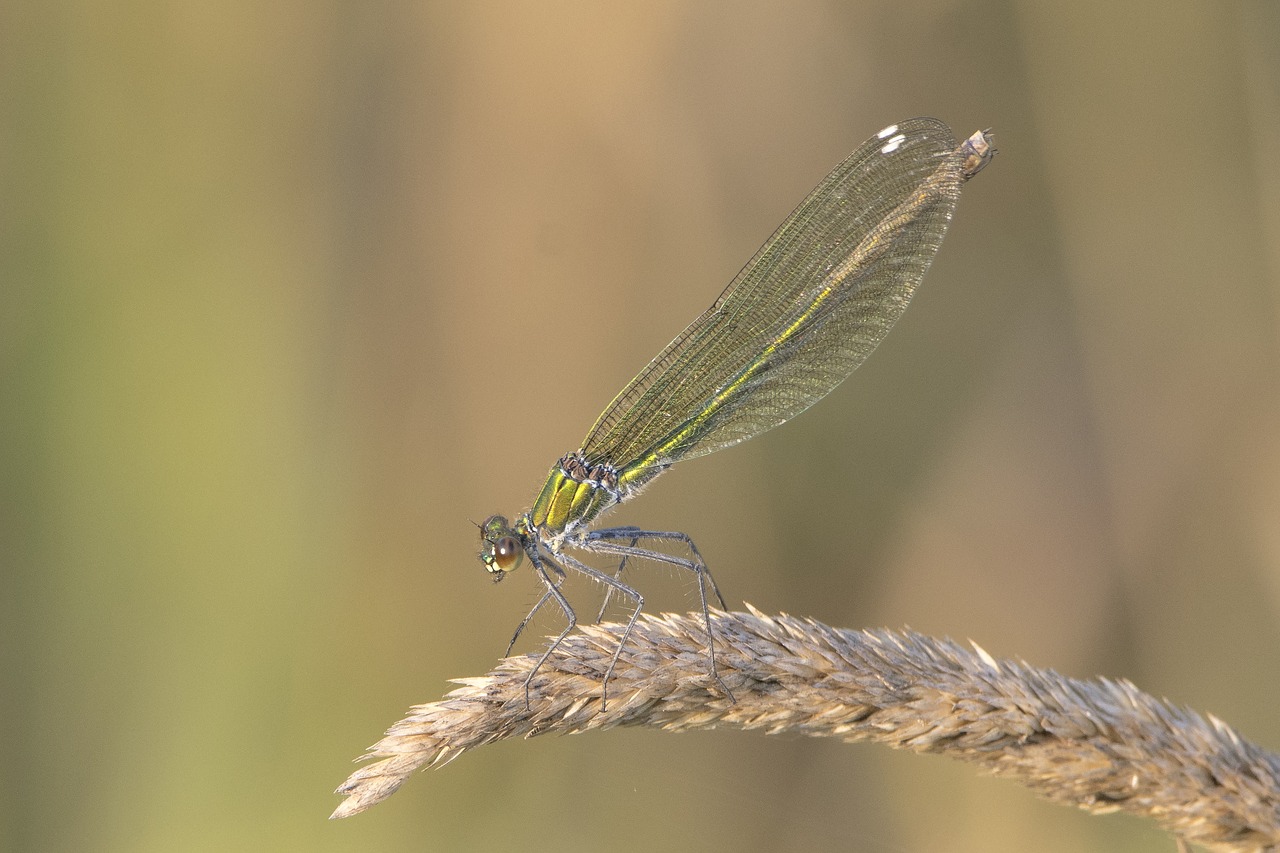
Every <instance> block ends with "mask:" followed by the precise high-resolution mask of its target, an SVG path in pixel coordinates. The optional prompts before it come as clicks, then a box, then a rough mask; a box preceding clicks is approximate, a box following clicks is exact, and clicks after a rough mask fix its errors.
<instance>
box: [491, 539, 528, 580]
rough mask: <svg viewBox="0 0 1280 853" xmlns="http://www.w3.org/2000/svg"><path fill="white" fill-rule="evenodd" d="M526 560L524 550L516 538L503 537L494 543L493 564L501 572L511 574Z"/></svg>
mask: <svg viewBox="0 0 1280 853" xmlns="http://www.w3.org/2000/svg"><path fill="white" fill-rule="evenodd" d="M523 559H524V548H522V547H520V540H519V539H517V538H516V537H514V536H503V537H502V538H501V539H499V540H498V541H497V542H494V543H493V564H494V565H495V566H497V567H498V569H499V570H501V571H504V572H509V571H511V570H512V569H514V568H515V567H516V566H518V565H520V561H521V560H523Z"/></svg>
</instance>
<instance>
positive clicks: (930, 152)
mask: <svg viewBox="0 0 1280 853" xmlns="http://www.w3.org/2000/svg"><path fill="white" fill-rule="evenodd" d="M979 139H980V140H981V143H982V144H984V145H985V142H986V137H985V136H982V135H981V134H975V135H974V137H973V138H972V139H971V140H970V141H969V142H966V143H965V144H964V145H962V146H960V147H959V148H957V146H956V140H955V138H954V137H953V135H952V133H951V130H950V129H949V128H948V127H947V126H946V125H945V124H943V123H942V122H940V121H938V120H937V119H932V118H917V119H911V120H909V121H904V122H901V123H900V124H897V125H892V126H890V127H888V128H885V129H884V130H883V131H881V132H880V133H879V134H877V135H876V136H875V137H873V138H871V139H869V140H867V142H865V143H863V145H862V146H861V147H860V148H859V149H858V150H857V151H855V152H854V153H853V154H851V155H850V156H849V157H848V158H847V159H845V160H844V162H842V163H841V164H840V165H839V166H837V167H836V168H835V169H834V170H833V171H832V172H831V174H829V175H828V176H827V177H826V178H825V179H824V180H823V181H822V183H821V184H819V185H818V187H817V188H816V189H815V190H814V191H813V192H812V193H810V195H809V197H808V198H806V199H805V200H804V201H803V202H802V203H801V204H800V206H799V207H797V208H796V209H795V211H793V212H792V214H791V215H790V216H789V217H787V219H786V221H785V222H783V223H782V225H781V226H780V227H779V228H778V230H777V231H776V232H774V234H773V236H772V237H770V238H769V240H768V241H767V242H766V243H765V244H764V246H762V247H761V248H760V250H759V251H758V252H757V253H756V255H755V257H753V258H752V259H751V261H750V262H748V263H747V265H746V266H745V267H744V268H743V269H742V271H741V272H740V273H738V275H737V276H736V277H735V278H734V280H733V281H732V282H731V283H730V284H729V286H728V287H727V288H726V289H725V291H724V292H723V293H722V294H721V295H720V298H719V299H717V300H716V302H715V304H714V305H712V306H711V307H710V308H709V309H708V310H707V311H706V312H705V313H703V314H702V315H701V316H700V317H698V318H697V319H696V320H694V321H693V323H692V324H691V325H690V326H689V327H688V328H687V329H685V330H684V331H683V332H681V333H680V335H679V336H678V337H676V339H675V340H673V341H672V342H671V343H670V344H668V345H667V347H666V348H665V349H664V350H663V351H662V352H661V353H659V354H658V356H657V358H655V359H654V360H653V361H652V362H651V363H650V364H649V366H648V367H646V368H645V369H644V370H643V371H641V373H640V374H639V375H638V376H637V377H636V378H635V379H633V380H632V381H631V383H630V384H629V385H627V387H626V388H624V389H623V390H622V392H621V393H619V394H618V396H617V397H616V398H615V399H614V400H613V402H612V403H611V404H610V405H609V407H608V408H607V409H605V411H604V413H603V414H602V415H601V416H600V418H599V420H598V421H597V422H596V424H595V426H593V427H592V428H591V431H590V432H589V433H588V434H587V437H586V440H585V441H584V442H583V446H582V451H583V453H584V455H585V456H586V457H587V459H588V460H590V461H592V462H601V461H608V462H611V463H612V464H614V465H615V466H616V467H617V468H618V469H619V470H623V471H627V470H630V471H631V472H633V474H636V475H640V474H641V473H642V472H643V470H645V469H654V470H653V474H656V473H657V472H658V471H660V470H661V469H662V468H664V467H666V466H667V465H670V464H672V463H674V462H678V461H681V460H683V459H690V458H693V457H696V456H703V455H705V454H707V453H711V452H713V451H716V450H719V449H721V448H723V447H728V446H730V445H733V444H737V443H738V442H741V441H745V440H746V439H748V438H751V437H753V436H755V435H758V434H760V433H761V432H764V431H765V430H768V429H772V428H773V427H775V426H778V425H779V424H781V423H783V422H785V421H787V420H788V419H790V418H792V417H794V416H795V415H797V414H799V413H800V412H802V411H804V410H805V409H807V408H808V407H809V406H811V405H813V404H814V403H815V402H817V401H818V400H820V399H821V398H822V397H824V396H825V395H826V394H827V393H828V392H830V391H831V390H832V389H833V388H835V387H836V386H837V385H839V384H840V382H841V381H843V380H844V379H845V377H847V376H848V375H849V374H850V373H852V372H853V370H854V369H855V368H856V367H857V366H858V365H859V364H861V363H862V361H863V360H864V359H865V358H866V357H867V356H868V355H869V354H870V353H871V351H872V350H873V349H875V347H876V346H877V345H878V344H879V343H880V341H881V340H883V339H884V337H885V335H886V334H888V332H889V329H890V328H891V327H892V326H893V324H894V322H895V321H896V320H897V319H898V317H899V316H900V315H901V314H902V312H903V310H905V308H906V306H907V303H908V302H909V301H910V299H911V296H912V294H913V293H914V291H915V288H916V285H917V284H918V283H919V282H920V279H921V278H922V277H923V276H924V274H925V271H926V270H928V268H929V264H930V263H931V262H932V260H933V257H934V255H935V254H936V253H937V251H938V247H939V246H940V245H941V243H942V238H943V235H944V234H945V233H946V230H947V225H948V224H949V222H950V219H951V214H952V211H954V209H955V205H956V201H957V200H958V199H959V196H960V186H961V184H962V183H963V182H964V181H965V180H966V179H967V178H968V177H971V176H972V174H974V173H976V171H977V169H978V168H981V165H983V164H985V162H986V159H989V156H990V155H989V154H988V153H986V149H985V148H984V149H983V150H982V152H981V154H979V155H976V156H978V157H979V158H980V160H981V162H980V163H977V165H976V166H974V165H973V164H974V163H975V162H977V161H975V160H974V157H975V152H974V150H973V148H972V143H973V141H974V140H979ZM640 478H641V479H643V477H640Z"/></svg>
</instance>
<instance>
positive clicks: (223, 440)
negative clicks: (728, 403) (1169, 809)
mask: <svg viewBox="0 0 1280 853" xmlns="http://www.w3.org/2000/svg"><path fill="white" fill-rule="evenodd" d="M617 8H622V7H621V6H615V5H612V4H597V3H577V4H575V3H524V4H516V3H492V4H482V3H468V4H463V3H456V4H414V3H391V2H383V3H371V4H312V3H301V2H294V3H276V4H259V3H243V2H240V3H221V4H182V5H179V4H172V5H165V4H150V3H133V4H115V8H113V9H110V10H108V9H106V8H105V7H104V6H102V5H98V4H77V3H27V4H22V3H19V4H13V3H8V4H4V5H2V6H0V181H2V184H0V240H2V241H3V242H2V244H0V376H2V381H3V408H2V410H0V424H2V429H3V434H2V435H3V440H2V441H0V460H2V461H0V464H2V466H3V467H2V469H0V484H2V485H0V537H2V539H0V548H2V550H0V566H2V572H3V574H2V575H0V577H2V578H3V584H2V586H0V655H2V657H0V678H2V679H3V683H2V688H3V694H2V695H0V721H2V722H3V741H2V743H3V747H2V750H3V751H2V753H0V756H2V760H0V768H2V770H0V772H2V773H3V777H2V781H3V790H4V791H5V795H4V797H3V799H2V800H0V847H2V848H4V849H6V850H15V851H25V850H103V851H173V850H219V851H220V850H250V849H252V850H342V851H346V850H370V849H381V850H491V849H499V850H501V849H517V848H518V849H522V850H528V851H542V850H582V849H588V848H594V849H600V848H605V849H610V850H618V851H632V850H635V851H640V850H645V851H651V850H706V851H717V850H735V851H746V850H752V851H755V850H759V851H776V850H823V849H833V848H838V849H854V850H866V851H934V850H955V851H968V850H973V851H978V850H982V851H1021V850H1029V849H1034V850H1040V851H1058V850H1062V851H1066V850H1152V851H1155V850H1161V851H1163V850H1169V849H1171V846H1170V842H1169V841H1168V840H1167V839H1166V838H1165V837H1164V836H1162V835H1161V834H1160V833H1158V832H1157V831H1156V830H1154V829H1153V828H1152V827H1151V826H1150V825H1149V824H1147V823H1144V822H1140V821H1137V820H1133V819H1129V818H1125V817H1119V816H1117V817H1110V818H1093V817H1089V816H1086V815H1084V814H1079V813H1075V812H1072V811H1069V810H1066V809H1062V808H1059V807H1054V806H1049V805H1047V804H1044V803H1041V802H1039V801H1037V800H1036V799H1034V798H1033V797H1032V796H1031V795H1029V794H1028V793H1026V792H1025V791H1023V790H1021V789H1019V788H1017V787H1016V786H1014V785H1013V784H1011V783H1009V782H1004V781H999V780H992V779H987V778H980V777H977V776H976V775H975V774H974V772H973V771H972V770H971V769H970V768H967V767H961V766H956V765H952V764H950V763H948V762H946V761H944V760H942V759H939V758H931V757H921V756H917V755H911V754H903V753H894V752H890V751H889V750H886V749H883V748H881V747H874V746H868V745H858V746H849V745H841V744H833V743H825V742H812V741H806V740H797V739H788V738H772V739H771V738H768V737H765V736H761V735H754V734H741V733H731V732H724V733H712V734H688V735H664V734H659V733H655V732H647V731H614V732H609V733H606V734H591V735H584V736H582V737H572V738H546V739H540V740H534V741H529V742H516V743H506V744H502V745H499V746H495V747H491V748H487V749H484V750H480V751H479V752H476V753H474V754H471V755H468V756H466V757H464V758H463V759H462V760H460V761H458V762H456V763H455V764H452V765H450V766H449V767H447V768H445V769H443V770H440V771H434V772H430V773H427V774H423V775H419V776H417V777H415V778H414V779H412V780H411V781H410V783H409V784H408V785H406V787H405V788H404V789H403V790H402V791H401V792H400V793H398V794H396V796H394V797H393V798H392V799H391V800H390V801H388V802H387V803H385V804H383V805H380V806H378V807H377V808H375V809H374V810H372V811H371V812H369V813H367V814H364V815H361V816H359V817H356V818H353V819H351V820H348V821H344V822H339V823H330V822H327V821H326V820H325V817H326V816H327V815H328V813H329V811H330V810H331V809H332V808H333V807H334V806H335V805H336V804H337V802H338V798H337V797H334V796H333V795H331V793H330V791H331V790H332V789H333V788H334V787H335V786H336V785H337V784H338V783H339V782H341V781H342V779H343V778H344V776H345V775H346V774H347V773H348V772H349V771H350V769H351V768H352V765H351V764H350V763H349V762H350V760H351V759H352V758H354V757H355V756H356V755H358V754H359V753H360V752H361V750H362V749H363V748H364V747H365V746H366V745H368V744H369V743H371V742H372V741H373V740H375V739H376V738H377V737H378V735H379V734H380V732H381V731H382V729H383V728H385V727H386V726H387V725H388V724H390V723H391V722H393V721H394V720H395V719H397V718H399V716H400V715H401V714H402V713H403V712H404V711H405V710H406V709H407V707H408V706H409V705H410V704H412V703H416V702H425V701H430V700H433V699H436V698H438V697H439V696H440V695H441V694H442V693H443V692H444V691H445V690H446V689H447V684H446V679H448V678H450V677H457V676H465V675H474V674H479V673H481V672H483V671H484V670H485V669H486V668H488V666H489V665H490V664H491V663H492V662H493V661H494V660H495V659H496V658H497V656H498V655H499V654H500V653H501V652H502V650H503V649H504V648H505V644H506V640H507V639H508V638H509V636H510V632H511V630H512V629H513V628H514V626H515V624H516V622H517V621H518V620H519V619H520V617H521V616H522V615H523V614H524V612H525V610H526V608H527V607H528V606H529V605H530V604H531V603H532V602H533V601H534V600H535V598H536V594H537V588H536V583H535V581H534V579H533V577H532V576H531V575H530V574H528V573H521V575H519V576H517V577H514V578H512V579H511V580H510V581H508V582H507V583H505V584H503V585H502V586H500V587H496V588H495V587H493V586H492V585H491V584H490V583H489V582H488V581H487V580H486V578H485V577H484V574H483V572H482V571H481V569H480V566H479V564H478V563H477V562H476V560H475V550H476V530H475V527H474V526H473V525H472V522H473V521H479V520H481V519H483V518H484V517H485V516H486V515H488V514H490V513H493V512H504V513H507V514H514V513H517V512H519V511H521V510H522V509H524V508H525V507H527V505H528V503H529V501H530V500H531V499H532V498H533V496H534V493H535V492H536V490H537V488H538V487H539V486H540V485H541V482H542V478H543V476H544V475H545V474H546V471H547V469H548V467H549V466H550V465H551V463H552V462H553V461H554V460H555V459H556V458H557V457H558V456H559V455H560V454H562V453H563V452H565V451H566V450H569V449H571V448H573V447H576V446H577V444H578V442H579V441H580V440H581V438H582V436H583V434H585V432H586V429H587V427H588V426H589V425H590V424H591V423H592V421H593V420H594V418H595V416H596V415H597V414H598V412H599V411H600V409H601V408H602V407H603V406H604V404H605V403H607V402H608V401H609V400H610V398H611V397H612V395H613V394H614V393H615V392H616V391H617V390H618V389H619V388H621V387H622V385H623V383H625V382H626V381H627V380H628V379H630V378H631V376H632V375H633V374H634V373H635V372H636V371H637V370H638V369H639V368H640V367H641V366H643V365H644V364H645V363H646V361H647V359H648V358H650V357H651V356H652V355H654V354H655V353H656V352H657V351H658V350H659V348H660V347H661V346H662V345H663V344H665V343H666V342H667V341H668V340H669V339H670V338H671V337H672V336H673V335H674V334H675V333H676V332H677V331H679V330H680V329H681V328H683V326H684V325H685V324H686V323H687V322H688V321H689V320H691V319H692V318H693V317H694V316H695V315H696V314H697V313H698V312H699V311H701V310H702V309H703V308H705V307H706V305H708V304H709V303H710V302H711V300H712V299H713V298H714V297H715V296H716V295H717V294H718V293H719V291H720V289H721V288H722V287H723V285H724V284H725V283H726V282H727V281H728V280H729V279H730V278H731V277H732V276H733V274H734V273H735V272H736V271H737V270H738V268H739V267H740V265H741V264H742V263H743V262H744V261H746V259H747V258H748V257H750V256H751V254H752V252H754V251H755V249H756V248H757V246H758V245H759V244H760V243H761V242H762V241H763V240H764V239H765V238H766V237H767V236H768V235H769V233H770V232H771V231H772V229H773V228H774V226H776V225H777V224H778V223H779V222H780V221H781V220H782V218H783V217H784V216H785V215H786V214H787V213H788V212H789V211H790V209H791V207H792V206H793V205H794V204H796V203H797V202H798V201H799V200H800V199H801V198H802V197H803V196H804V195H805V193H807V192H808V190H809V189H810V188H811V187H812V186H813V185H814V184H815V183H816V182H817V181H818V180H819V179H820V178H822V176H823V175H824V174H826V172H827V170H828V169H829V168H830V167H831V166H833V165H834V164H835V163H836V162H837V161H838V160H840V159H841V158H842V157H843V156H844V155H845V154H847V153H848V152H849V151H851V150H852V149H853V148H854V147H856V146H857V145H858V144H859V143H860V142H862V140H864V139H865V138H866V137H868V136H870V135H871V134H872V133H874V132H875V131H877V130H878V129H880V128H881V127H883V126H885V125H887V124H889V123H891V122H893V121H896V120H898V119H902V118H906V117H909V116H913V115H921V114H927V115H937V116H938V117H940V118H942V119H943V120H945V121H947V122H949V123H950V124H952V126H953V127H954V128H955V130H956V132H957V135H960V136H964V135H967V134H968V133H970V132H972V131H973V130H974V129H976V128H986V127H994V128H995V132H996V138H997V143H998V146H999V148H1000V150H1001V153H1000V155H999V157H998V158H997V159H996V161H995V162H994V163H993V164H992V166H991V167H990V168H989V169H988V170H987V171H986V172H984V173H983V174H982V176H981V177H980V179H978V180H975V181H974V182H973V183H971V184H969V185H968V186H967V187H966V190H965V195H964V198H963V200H962V201H961V204H960V209H959V211H958V214H957V216H956V219H955V222H954V224H953V227H952V229H951V232H950V234H949V236H948V238H947V242H946V245H945V246H944V247H943V249H942V252H941V253H940V256H939V258H938V260H937V263H936V264H935V265H934V267H933V270H932V272H931V273H930V275H929V276H928V277H927V279H926V280H925V283H924V285H923V287H922V288H921V290H920V292H919V295H918V296H917V298H916V300H915V304H914V305H913V307H912V308H911V310H910V311H908V312H907V313H906V315H905V317H904V319H903V321H902V322H901V323H900V324H899V326H898V328H897V329H896V330H895V331H894V332H893V334H892V335H890V337H889V339H888V341H887V342H886V344H885V345H884V346H883V347H881V348H880V350H879V351H878V352H877V353H876V354H875V355H874V356H873V357H872V358H871V360H870V361H869V362H868V363H867V365H866V366H865V367H864V368H863V369H861V370H860V371H859V372H858V373H857V374H855V376H854V377H853V379H851V380H850V381H849V382H847V383H846V384H845V385H844V386H842V387H841V389H840V390H839V391H838V392H837V393H835V394H833V395H832V396H831V397H829V398H828V399H827V400H825V401H824V402H823V403H822V404H820V405H819V406H817V407H816V408H815V409H813V410H812V411H811V412H809V413H806V414H805V415H804V416H803V417H801V418H799V419H798V420H797V421H795V422H794V423H792V424H788V425H787V426H786V427H784V428H782V429H780V430H777V431H775V432H772V433H770V434H768V435H767V436H764V437H762V438H760V439H757V440H756V441H753V442H750V443H748V444H746V445H744V446H742V447H740V448H735V449H734V450H732V451H729V452H726V453H721V454H717V455H715V456H712V457H709V458H707V459H704V460H699V461H696V462H691V463H689V464H688V465H686V466H682V467H680V468H678V469H676V470H675V471H673V472H671V473H670V474H668V475H667V476H665V477H664V478H662V480H661V481H659V482H658V483H657V484H656V485H655V486H654V487H653V488H652V489H650V490H649V491H648V493H646V495H645V496H644V497H643V499H641V500H639V501H637V502H635V503H634V504H631V505H629V506H628V507H627V508H626V509H625V511H620V512H619V513H618V514H617V515H615V516H614V518H615V519H616V520H617V521H619V522H642V523H644V524H646V525H649V526H653V527H658V528H676V529H682V530H686V531H688V532H689V533H691V534H693V535H694V536H695V537H696V539H697V542H698V543H699V545H700V546H701V548H702V551H703V553H704V554H705V555H706V556H707V557H708V559H709V560H710V561H711V563H712V565H713V566H714V568H715V571H716V573H717V578H718V579H719V580H720V583H721V585H722V587H723V588H724V590H725V592H726V595H727V596H728V597H729V599H730V604H731V606H735V607H737V606H740V605H741V602H742V600H744V599H745V600H748V601H750V602H752V603H753V604H755V605H757V606H759V607H761V608H762V609H764V610H766V611H770V612H776V611H788V612H791V613H797V614H804V615H811V616H814V617H817V618H819V619H822V620H825V621H828V622H831V623H834V624H838V625H846V626H850V627H863V626H865V627H871V626H880V625H887V626H891V627H901V626H903V625H910V626H912V627H914V628H916V629H919V630H922V631H925V632H928V633H933V634H939V635H949V636H952V637H954V638H958V639H965V638H973V639H974V640H977V641H978V642H980V643H982V644H983V646H984V647H985V648H986V649H988V650H989V651H991V652H992V653H993V654H997V655H1004V656H1010V657H1022V658H1026V659H1027V660H1028V661H1030V662H1032V663H1035V664H1039V665H1044V666H1051V667H1054V668H1056V669H1058V670H1059V671H1062V672H1065V673H1067V674H1070V675H1076V676H1092V675H1095V674H1107V675H1113V676H1123V677H1128V678H1131V679H1133V680H1134V681H1135V682H1137V683H1138V684H1139V685H1140V686H1141V687H1143V688H1145V689H1147V690H1148V691H1150V692H1153V693H1155V694H1157V695H1163V696H1168V697H1170V698H1172V699H1174V700H1176V701H1178V702H1181V703H1186V704H1188V705H1190V706H1192V707H1195V708H1197V709H1200V710H1202V711H1211V712H1213V713H1215V714H1217V715H1219V716H1221V717H1222V718H1224V719H1226V720H1227V721H1229V722H1231V723H1233V724H1234V725H1236V726H1237V727H1239V729H1240V730H1241V731H1242V732H1243V733H1244V734H1245V735H1246V736H1248V737H1251V738H1253V739H1255V740H1257V741H1258V742H1260V743H1261V744H1263V745H1265V746H1268V747H1270V748H1272V749H1280V715H1278V714H1277V713H1276V707H1277V703H1278V702H1280V684H1278V682H1277V678H1276V673H1277V671H1280V393H1278V392H1280V343H1278V342H1280V334H1278V332H1280V286H1278V285H1277V270H1278V269H1280V202H1278V201H1277V199H1280V146H1278V145H1277V139H1280V48H1277V45H1280V17H1278V13H1277V5H1276V4H1275V3H1274V2H1272V0H1255V2H1160V3H1154V2H1148V3H1137V4H1118V3H1110V2H1100V1H1097V2H1095V1H1094V0H1086V2H1079V3H1070V4H1041V3H1033V2H1021V3H1018V2H996V1H995V0H991V2H984V0H964V2H927V3H924V2H875V3H857V4H854V3H849V4H841V3H833V2H824V3H815V2H802V3H792V4H781V3H779V4H758V3H757V4H730V3H688V4H679V3H638V4H627V6H626V10H625V11H615V10H614V9H617ZM605 9H609V10H611V11H604V10H605ZM636 582H637V583H639V584H640V585H641V586H642V588H644V589H645V590H646V592H647V593H649V594H650V598H651V601H652V603H653V609H654V610H663V609H681V610H683V609H688V608H689V606H690V604H691V601H692V599H691V598H690V597H689V592H690V589H691V587H690V586H689V584H688V582H687V581H686V580H684V579H680V578H675V579H672V578H669V577H665V576H664V574H663V573H662V572H651V573H649V574H647V575H645V576H642V577H637V580H636ZM583 592H584V593H585V592H589V590H583ZM584 611H585V612H590V611H591V604H590V603H587V604H586V605H585V607H584ZM558 627H559V622H557V621H556V620H555V619H554V618H553V616H552V615H548V617H547V618H546V619H544V620H542V621H541V622H540V623H539V624H538V625H537V626H536V628H535V631H536V633H535V635H534V636H535V637H536V636H538V635H541V634H543V633H546V632H550V631H554V630H556V629H558ZM535 647H536V643H534V642H533V640H530V642H529V643H527V644H526V645H525V646H524V647H523V648H524V649H525V650H531V649H533V648H535Z"/></svg>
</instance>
